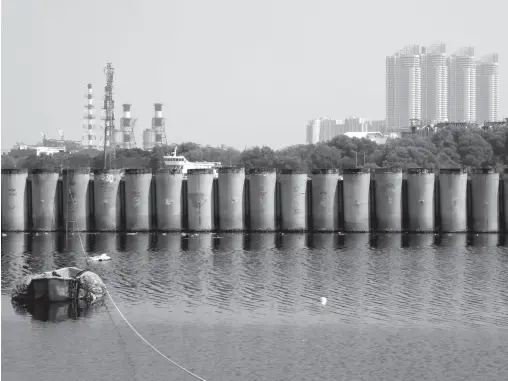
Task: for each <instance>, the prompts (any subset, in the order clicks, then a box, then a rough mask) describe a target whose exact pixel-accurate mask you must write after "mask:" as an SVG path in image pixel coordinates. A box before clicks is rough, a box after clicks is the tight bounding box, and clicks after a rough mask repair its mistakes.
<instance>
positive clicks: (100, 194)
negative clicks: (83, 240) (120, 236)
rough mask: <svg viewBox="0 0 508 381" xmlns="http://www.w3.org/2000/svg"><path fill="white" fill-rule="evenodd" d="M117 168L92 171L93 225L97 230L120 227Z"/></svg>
mask: <svg viewBox="0 0 508 381" xmlns="http://www.w3.org/2000/svg"><path fill="white" fill-rule="evenodd" d="M121 177H122V172H121V170H119V169H99V170H95V171H94V181H93V189H94V196H93V199H94V214H95V218H94V227H95V230H97V231H117V230H120V228H121V226H122V225H121V212H122V208H121V198H120V180H121Z"/></svg>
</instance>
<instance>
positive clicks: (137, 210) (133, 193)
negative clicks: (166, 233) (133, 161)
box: [124, 168, 152, 231]
mask: <svg viewBox="0 0 508 381" xmlns="http://www.w3.org/2000/svg"><path fill="white" fill-rule="evenodd" d="M151 190H152V171H151V170H150V169H137V168H129V169H126V170H125V204H124V205H125V230H126V231H149V230H150V229H151V228H152V226H151V225H152V224H151V221H152V206H151V205H152V204H151V203H152V195H151Z"/></svg>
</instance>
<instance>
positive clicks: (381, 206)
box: [374, 168, 402, 232]
mask: <svg viewBox="0 0 508 381" xmlns="http://www.w3.org/2000/svg"><path fill="white" fill-rule="evenodd" d="M374 176H375V187H376V189H375V200H376V223H377V227H376V230H377V231H383V232H400V231H402V170H401V169H396V168H395V169H391V168H377V169H376V170H375V174H374Z"/></svg>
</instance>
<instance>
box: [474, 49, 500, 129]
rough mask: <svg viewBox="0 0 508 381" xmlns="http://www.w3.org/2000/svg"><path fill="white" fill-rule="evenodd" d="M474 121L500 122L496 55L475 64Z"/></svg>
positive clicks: (486, 57)
mask: <svg viewBox="0 0 508 381" xmlns="http://www.w3.org/2000/svg"><path fill="white" fill-rule="evenodd" d="M476 120H477V122H478V123H484V122H498V121H499V120H500V115H499V72H498V55H497V54H490V55H488V56H485V57H483V58H482V59H481V60H480V61H478V62H476Z"/></svg>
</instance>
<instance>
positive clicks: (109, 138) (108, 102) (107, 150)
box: [103, 62, 115, 169]
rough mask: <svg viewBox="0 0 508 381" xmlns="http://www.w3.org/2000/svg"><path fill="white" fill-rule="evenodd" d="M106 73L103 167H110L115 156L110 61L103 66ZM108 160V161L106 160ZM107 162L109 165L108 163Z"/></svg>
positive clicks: (113, 105) (113, 72)
mask: <svg viewBox="0 0 508 381" xmlns="http://www.w3.org/2000/svg"><path fill="white" fill-rule="evenodd" d="M104 73H105V74H106V87H104V104H103V112H104V117H103V120H104V168H105V169H106V168H108V167H111V163H112V161H113V160H114V156H115V150H114V149H115V147H114V143H113V133H114V131H115V101H114V100H113V76H114V74H115V70H114V69H113V67H112V66H111V62H108V63H107V64H106V67H105V68H104ZM108 160H109V162H108ZM108 164H109V165H108Z"/></svg>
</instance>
